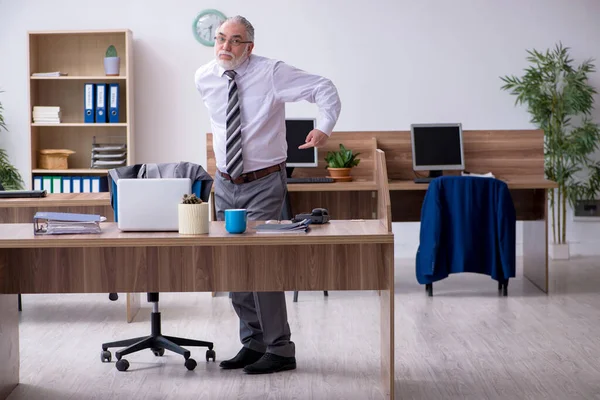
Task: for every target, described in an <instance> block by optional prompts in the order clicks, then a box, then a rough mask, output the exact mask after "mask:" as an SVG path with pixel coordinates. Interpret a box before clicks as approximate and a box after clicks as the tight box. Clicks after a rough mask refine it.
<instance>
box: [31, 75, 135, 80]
mask: <svg viewBox="0 0 600 400" xmlns="http://www.w3.org/2000/svg"><path fill="white" fill-rule="evenodd" d="M30 79H31V80H46V81H47V80H56V81H67V80H105V81H106V80H126V79H127V77H126V76H105V75H93V76H92V75H90V76H31V77H30Z"/></svg>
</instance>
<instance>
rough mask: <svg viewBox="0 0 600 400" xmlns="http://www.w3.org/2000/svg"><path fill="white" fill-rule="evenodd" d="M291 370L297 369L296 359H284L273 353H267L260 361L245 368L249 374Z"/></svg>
mask: <svg viewBox="0 0 600 400" xmlns="http://www.w3.org/2000/svg"><path fill="white" fill-rule="evenodd" d="M291 369H296V357H282V356H278V355H275V354H273V353H265V355H264V356H262V358H261V359H260V360H258V361H257V362H255V363H254V364H250V365H248V366H246V367H244V372H245V373H247V374H270V373H272V372H280V371H289V370H291Z"/></svg>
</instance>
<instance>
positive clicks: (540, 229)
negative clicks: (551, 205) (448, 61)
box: [207, 129, 557, 292]
mask: <svg viewBox="0 0 600 400" xmlns="http://www.w3.org/2000/svg"><path fill="white" fill-rule="evenodd" d="M339 143H343V144H344V145H345V146H346V147H347V148H351V149H353V150H355V151H360V152H361V155H360V157H359V158H361V163H360V164H359V166H358V167H356V168H353V170H352V175H353V176H354V177H355V180H356V181H355V182H348V183H343V184H342V183H329V184H288V190H289V191H290V192H291V193H290V196H289V197H290V202H291V204H292V209H293V210H302V211H310V210H312V209H313V208H315V207H325V208H327V209H328V210H329V213H330V214H331V215H332V216H333V217H334V218H343V219H352V218H365V219H367V218H379V217H380V216H379V214H378V207H377V190H376V188H377V185H376V184H375V180H376V174H377V171H378V169H381V168H382V167H381V166H379V165H378V163H377V161H376V156H375V155H376V150H377V149H378V150H382V151H383V152H384V153H385V167H384V168H385V169H386V172H387V176H388V177H389V178H390V180H389V184H388V186H389V190H390V199H391V214H392V221H394V222H418V221H419V220H420V216H421V207H422V204H423V198H424V196H425V191H426V190H427V187H428V185H427V184H416V183H414V181H413V180H414V178H415V177H416V173H415V171H413V162H412V148H411V139H410V131H364V132H333V134H332V135H331V138H330V139H329V141H328V142H327V145H326V146H325V147H323V148H319V149H318V160H319V166H318V167H317V168H296V169H295V170H294V176H323V175H325V170H324V166H325V162H324V160H323V159H324V157H325V155H326V154H327V152H328V151H330V150H334V149H336V148H337V147H338V146H339ZM463 148H464V159H465V170H467V171H469V172H472V173H481V174H482V173H487V172H492V173H493V174H494V175H495V176H496V177H497V178H498V179H501V180H503V181H505V182H506V183H507V184H508V186H509V188H510V192H511V196H512V198H513V202H514V204H515V208H516V212H517V219H518V220H520V221H523V257H524V260H523V262H524V268H523V274H524V276H525V277H526V278H527V279H529V280H530V281H531V282H532V283H533V284H534V285H536V286H537V287H538V288H540V289H541V290H542V291H544V292H548V280H549V276H548V244H547V243H548V241H547V237H548V236H547V235H548V212H547V208H548V207H547V204H548V191H549V190H552V189H553V188H556V187H557V185H556V183H555V182H552V181H548V180H546V179H545V178H544V176H545V175H544V132H543V131H541V130H537V129H527V130H480V131H474V130H464V131H463ZM207 155H208V163H207V165H208V172H209V173H210V174H214V173H215V170H216V164H215V160H214V153H213V150H212V135H211V134H210V133H208V134H207ZM444 173H445V174H447V175H456V174H459V171H445V172H444Z"/></svg>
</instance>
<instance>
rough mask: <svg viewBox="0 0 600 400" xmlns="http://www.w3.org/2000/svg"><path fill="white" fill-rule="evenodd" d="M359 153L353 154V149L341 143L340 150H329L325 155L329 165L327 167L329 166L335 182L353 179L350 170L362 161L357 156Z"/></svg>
mask: <svg viewBox="0 0 600 400" xmlns="http://www.w3.org/2000/svg"><path fill="white" fill-rule="evenodd" d="M359 154H360V153H356V154H352V150H349V149H346V148H345V147H344V145H343V144H341V143H340V149H339V151H329V152H327V156H326V157H325V162H327V165H326V166H325V168H327V170H328V171H329V175H330V176H331V177H332V178H333V180H334V181H335V182H350V181H351V180H352V177H351V176H350V171H351V170H352V168H353V167H356V166H357V165H358V164H359V163H360V159H358V158H356V156H358V155H359Z"/></svg>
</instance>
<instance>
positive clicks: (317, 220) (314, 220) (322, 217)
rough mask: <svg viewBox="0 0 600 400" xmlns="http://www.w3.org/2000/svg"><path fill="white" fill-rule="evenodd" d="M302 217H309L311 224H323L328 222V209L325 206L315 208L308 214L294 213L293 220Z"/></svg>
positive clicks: (300, 219) (298, 220) (298, 219)
mask: <svg viewBox="0 0 600 400" xmlns="http://www.w3.org/2000/svg"><path fill="white" fill-rule="evenodd" d="M304 219H310V223H311V224H325V223H327V222H329V211H327V209H326V208H315V209H313V210H312V212H311V213H310V214H308V213H305V214H296V216H295V217H294V220H293V222H300V221H302V220H304Z"/></svg>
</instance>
